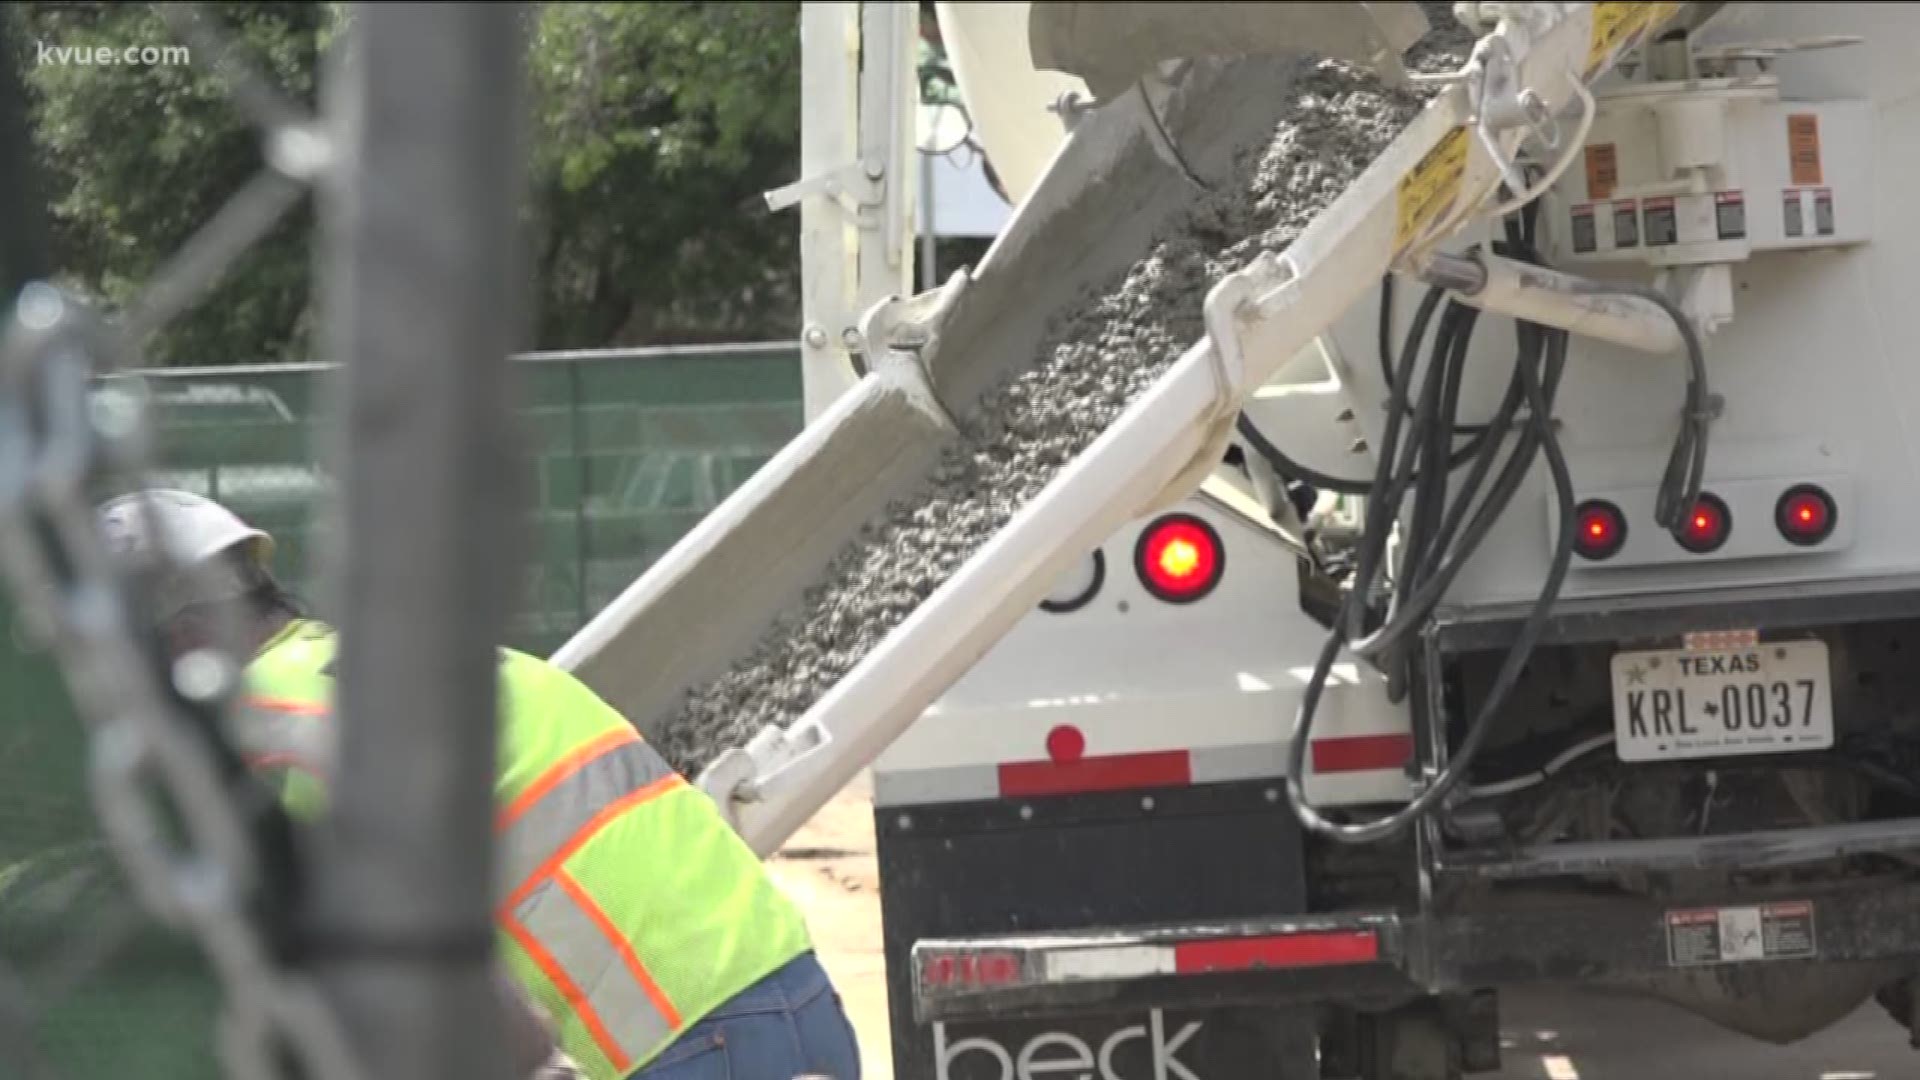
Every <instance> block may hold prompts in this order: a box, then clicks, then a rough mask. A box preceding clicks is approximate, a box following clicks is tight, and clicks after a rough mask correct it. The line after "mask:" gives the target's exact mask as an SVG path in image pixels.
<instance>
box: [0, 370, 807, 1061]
mask: <svg viewBox="0 0 1920 1080" xmlns="http://www.w3.org/2000/svg"><path fill="white" fill-rule="evenodd" d="M336 374H337V369H336V368H335V367H333V366H332V365H327V364H293V365H276V366H257V367H256V366H235V367H218V368H214V367H209V368H197V369H177V370H151V371H140V372H138V373H133V374H128V375H125V376H118V377H116V378H119V379H124V380H130V381H133V382H135V383H137V384H138V394H139V396H141V397H142V398H144V399H145V400H146V401H147V402H148V403H149V409H150V411H151V416H152V426H153V435H154V453H153V455H152V456H153V460H154V465H155V467H154V468H153V469H152V470H151V471H150V473H149V477H150V479H151V480H152V481H153V482H154V483H156V484H158V485H161V486H167V487H174V488H180V489H182V490H187V491H193V492H197V493H200V494H205V495H208V496H210V497H213V498H216V499H218V500H220V501H222V502H223V503H225V504H227V505H229V506H231V507H232V508H233V509H235V511H236V512H238V513H240V514H241V515H242V516H243V517H246V518H247V519H248V520H249V521H252V522H254V523H256V524H257V525H259V526H260V527H261V528H264V529H267V530H268V531H270V532H272V533H273V534H274V536H275V538H276V540H277V541H278V544H279V550H278V552H277V556H276V571H277V573H278V575H279V576H280V577H281V578H282V580H283V581H285V582H286V583H287V584H288V585H289V587H290V588H292V589H293V590H294V591H296V592H297V593H299V594H301V595H302V596H303V597H305V598H307V599H308V600H309V601H310V602H313V603H316V604H318V605H324V603H325V602H326V598H325V597H324V595H323V594H322V593H321V592H320V588H319V586H320V583H319V581H318V580H317V575H316V572H315V571H316V562H317V559H316V557H315V553H317V552H318V550H319V549H321V548H322V547H323V546H324V545H325V544H326V543H327V540H328V535H327V530H328V528H329V518H330V514H329V509H330V507H331V506H332V499H333V496H334V494H335V493H336V482H335V480H334V478H333V477H332V476H331V475H330V473H329V470H328V468H327V466H326V464H325V463H324V462H323V460H322V455H320V454H319V453H318V452H317V444H318V442H319V436H320V432H321V429H322V428H323V426H324V425H325V424H326V423H327V419H328V418H327V413H326V402H327V400H328V397H329V384H330V383H331V381H332V380H333V378H334V376H335V375H336ZM516 374H517V375H518V382H519V385H520V394H519V398H520V403H521V404H520V407H521V418H522V428H523V430H525V431H527V432H528V433H529V435H530V437H531V440H530V441H531V443H532V445H531V446H530V448H529V449H530V451H531V453H532V456H533V469H534V472H535V477H536V479H535V483H534V493H533V494H534V498H533V500H532V506H531V508H530V514H531V521H530V522H529V525H530V526H531V533H532V536H533V538H534V543H533V548H532V559H531V560H530V565H529V566H528V567H527V569H526V577H525V586H524V591H523V599H522V601H521V604H520V609H519V612H518V614H517V615H516V617H515V619H514V621H513V623H512V627H511V634H510V637H509V639H508V641H507V644H508V645H510V646H512V647H514V648H519V649H523V650H525V651H528V652H532V653H535V654H536V655H546V654H548V653H550V652H552V651H553V649H555V648H557V647H558V645H559V644H560V643H561V642H563V641H564V640H565V639H566V638H567V637H569V636H570V635H571V634H572V633H573V632H574V631H576V630H577V629H579V628H580V627H581V626H583V625H584V624H585V623H586V622H587V621H588V620H589V619H590V618H592V617H593V616H594V615H595V614H597V613H598V612H599V611H600V609H601V608H602V607H604V606H605V605H606V604H607V603H609V602H611V601H612V600H613V599H614V597H616V596H617V595H618V594H619V592H620V591H621V590H623V589H624V588H626V586H627V585H629V584H631V583H632V581H633V580H634V578H636V577H638V576H639V574H640V573H641V572H642V571H643V570H644V569H645V568H646V567H647V566H648V565H650V564H651V563H652V562H653V561H654V560H655V559H656V558H658V557H659V556H660V555H661V554H662V553H664V552H665V551H666V550H667V549H668V548H669V547H671V546H672V545H673V543H675V542H676V541H677V540H678V539H679V538H680V537H681V536H682V535H684V534H685V532H687V531H688V530H689V529H691V528H692V527H693V526H694V525H695V524H696V523H697V522H698V521H699V520H700V519H701V518H702V517H704V516H705V515H706V514H707V513H708V512H709V511H711V510H712V509H713V508H714V507H715V506H718V505H719V503H720V502H721V501H723V500H724V499H725V498H726V497H727V496H728V495H730V494H731V493H732V492H733V491H734V490H735V489H736V488H738V487H739V486H740V485H741V484H744V483H745V482H746V481H747V479H748V478H750V477H751V476H752V475H753V473H754V472H756V471H757V470H758V469H759V468H760V467H761V466H762V465H763V464H764V463H765V462H766V461H767V460H768V459H769V458H771V457H772V455H773V454H774V453H776V452H777V451H778V450H779V448H780V447H781V446H783V445H785V444H786V443H787V442H788V441H789V440H790V439H791V438H792V437H793V436H794V435H795V434H796V433H797V432H798V431H799V429H800V427H801V424H802V422H803V409H802V390H801V381H800V357H799V350H798V349H797V348H796V347H795V346H793V345H790V344H784V343H781V344H762V345H741V346H721V347H691V348H680V349H657V350H656V349H648V350H605V351H597V352H592V353H579V354H567V355H545V356H531V357H527V358H525V359H524V360H522V361H520V362H519V363H517V364H516ZM113 381H114V380H113V379H109V380H105V381H103V382H99V383H96V386H103V385H110V384H111V383H112V382H113ZM0 592H3V590H0ZM322 614H323V615H324V614H326V612H325V611H324V610H323V611H322ZM0 630H4V631H5V636H4V637H0V694H3V695H4V696H0V965H4V968H5V970H4V971H3V972H0V1077H5V1078H10V1077H16V1076H18V1077H35V1078H38V1077H53V1078H56V1080H69V1078H81V1077H94V1076H124V1075H137V1076H140V1077H143V1078H145V1077H154V1078H157V1080H173V1078H175V1077H179V1078H194V1080H200V1078H206V1077H211V1076H213V1075H215V1074H216V1071H217V1068H218V1066H217V1061H216V1058H215V1053H214V1049H215V1048H214V1043H213V1036H212V1032H213V1027H212V1025H213V1022H214V1018H215V1016H216V1014H217V1009H218V1002H219V998H218V990H217V984H216V981H215V979H214V976H213V973H212V972H211V971H210V970H209V969H208V967H207V965H206V964H205V962H204V960H203V959H202V958H200V956H199V955H198V954H197V952H196V951H195V949H194V947H193V944H192V942H191V940H190V939H188V938H187V937H185V936H184V935H181V934H178V933H177V932H173V931H169V930H167V929H166V928H165V927H163V926H161V925H160V924H159V923H158V922H157V921H156V920H154V919H153V918H152V917H151V916H150V915H147V914H146V913H144V912H143V911H142V910H141V909H140V908H139V906H138V905H137V903H136V902H135V900H134V897H133V894H132V892H131V890H130V886H129V884H128V882H127V881H126V878H125V875H124V873H123V872H122V871H121V870H120V869H119V867H118V866H117V864H115V863H114V861H113V860H112V857H111V855H110V853H109V851H108V850H107V848H106V847H105V844H104V838H103V837H102V836H101V833H100V826H99V822H98V820H97V818H96V817H95V815H94V812H93V809H92V807H91V805H90V802H89V794H88V791H87V789H86V775H87V760H88V740H87V737H86V731H85V729H84V727H83V726H82V725H81V723H80V721H79V719H78V717H77V716H76V715H75V713H74V707H73V703H72V701H71V700H70V698H69V695H68V693H67V690H66V687H65V685H64V682H63V680H62V678H61V676H60V673H59V671H58V669H57V668H56V666H55V665H54V663H53V660H52V657H51V656H50V654H49V652H48V650H47V648H46V646H45V644H44V643H42V642H38V641H36V640H34V635H33V634H32V631H31V620H30V619H28V618H26V617H25V613H24V612H21V611H19V610H18V609H17V607H16V605H15V604H14V603H13V602H12V598H11V596H6V595H0ZM22 1005H24V1006H25V1009H24V1011H23V1012H20V1013H19V1016H21V1017H23V1018H22V1019H16V1020H14V1021H13V1022H8V1021H9V1019H10V1018H12V1017H13V1016H14V1015H15V1013H16V1009H18V1007H20V1006H22ZM23 1047H24V1048H26V1049H24V1050H23V1049H22V1048H23Z"/></svg>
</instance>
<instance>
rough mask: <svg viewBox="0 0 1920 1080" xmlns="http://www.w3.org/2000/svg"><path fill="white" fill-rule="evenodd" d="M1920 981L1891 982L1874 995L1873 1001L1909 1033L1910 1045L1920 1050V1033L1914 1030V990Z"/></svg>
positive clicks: (1903, 980) (1902, 980)
mask: <svg viewBox="0 0 1920 1080" xmlns="http://www.w3.org/2000/svg"><path fill="white" fill-rule="evenodd" d="M1916 981H1920V979H1901V980H1899V981H1897V982H1890V983H1888V984H1887V985H1885V986H1883V987H1881V988H1880V989H1879V990H1878V991H1877V992H1875V993H1874V995H1873V999H1874V1000H1875V1001H1877V1002H1879V1003H1880V1007H1881V1008H1882V1009H1885V1010H1886V1011H1887V1015H1888V1016H1890V1017H1892V1018H1893V1022H1894V1023H1896V1024H1899V1025H1900V1026H1901V1027H1902V1028H1904V1029H1906V1031H1907V1032H1908V1043H1909V1045H1911V1046H1913V1047H1914V1048H1916V1049H1920V1032H1916V1031H1914V1030H1913V989H1914V983H1915V982H1916Z"/></svg>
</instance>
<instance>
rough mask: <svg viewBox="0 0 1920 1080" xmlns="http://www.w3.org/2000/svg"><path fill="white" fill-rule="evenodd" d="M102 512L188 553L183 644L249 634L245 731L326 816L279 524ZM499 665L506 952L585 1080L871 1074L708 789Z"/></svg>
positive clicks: (239, 741)
mask: <svg viewBox="0 0 1920 1080" xmlns="http://www.w3.org/2000/svg"><path fill="white" fill-rule="evenodd" d="M143 501H144V502H145V503H146V505H147V507H149V508H150V510H151V514H150V515H149V514H146V513H143V512H142V510H143V508H142V505H141V504H142V502H143ZM99 518H100V523H101V527H102V529H103V531H104V532H105V534H106V535H107V537H108V538H109V540H110V541H111V542H114V543H116V544H118V545H120V546H121V547H122V548H123V549H125V548H131V549H133V550H135V551H139V550H141V548H142V546H143V545H151V544H152V543H153V542H154V539H155V537H154V535H153V533H150V531H149V522H151V523H152V525H153V526H154V527H155V529H157V532H158V534H159V536H160V538H161V539H163V540H164V541H165V542H166V544H167V545H168V546H167V547H166V548H165V549H163V550H166V551H168V552H171V553H172V558H173V560H174V565H180V566H187V565H192V566H196V567H198V568H199V569H200V571H201V572H199V573H194V574H185V573H182V574H177V575H175V577H174V578H173V579H171V580H169V581H167V582H163V583H162V584H161V585H160V586H159V587H158V588H157V589H156V590H155V592H156V600H157V606H158V608H159V610H158V611H157V612H156V614H157V616H158V618H159V619H160V630H161V636H162V638H163V639H164V641H165V647H166V648H167V649H168V650H169V652H170V653H172V655H173V656H174V657H176V658H177V657H180V656H185V655H187V654H188V653H190V652H192V651H193V650H196V649H203V648H208V647H217V645H218V638H217V637H216V634H217V633H218V632H219V629H220V628H221V627H222V626H232V625H237V626H239V627H241V628H242V631H243V634H244V637H245V641H244V646H245V647H246V649H247V650H248V652H249V654H250V656H251V662H250V663H249V664H248V666H247V668H246V673H245V682H246V687H245V691H244V694H243V697H242V700H241V702H240V707H239V708H238V709H236V710H235V714H234V715H233V717H232V721H231V723H232V737H233V739H234V742H235V745H236V746H237V747H238V748H239V749H240V751H241V753H242V754H243V755H245V756H246V757H247V759H248V760H249V761H250V762H251V763H252V764H253V766H254V767H255V768H256V769H257V770H258V771H259V772H260V774H261V775H262V776H264V777H268V778H269V779H270V780H271V781H272V782H273V783H275V784H276V786H277V788H278V790H279V791H280V792H281V795H282V798H283V799H284V800H285V802H286V804H287V805H288V807H289V809H290V810H291V812H293V813H294V814H295V815H296V816H298V817H301V818H305V819H309V820H310V819H311V818H312V817H313V816H315V815H317V814H319V813H320V812H322V811H323V810H324V806H325V797H326V790H327V773H328V767H329V763H330V761H331V758H332V746H333V741H334V738H335V727H334V718H333V716H332V712H331V708H332V705H331V703H332V699H333V693H334V680H333V659H334V655H335V649H336V645H337V637H336V634H335V631H334V629H333V628H332V627H330V626H328V625H326V624H325V623H322V622H320V621H318V620H315V619H312V618H308V617H306V615H305V613H304V611H303V610H302V608H301V606H300V605H299V603H298V602H297V601H296V600H295V599H293V598H292V597H291V596H290V595H289V594H288V593H287V591H286V590H284V589H283V588H281V586H280V585H279V584H278V583H277V582H276V581H275V579H274V576H273V574H272V572H271V569H270V567H271V560H272V556H273V550H274V540H273V538H272V537H271V536H269V535H268V534H267V533H265V532H263V531H261V530H259V529H256V528H253V527H251V526H250V525H248V524H246V523H245V522H243V521H242V520H241V519H240V518H239V517H238V516H236V515H235V514H234V513H232V512H231V511H230V510H228V509H227V508H225V507H223V506H221V505H219V504H218V503H215V502H213V501H211V500H209V499H205V498H202V497H200V496H198V495H193V494H190V493H187V492H182V491H171V490H152V491H146V492H137V493H134V494H132V495H127V496H122V497H120V498H118V499H115V500H112V501H110V502H108V503H106V504H104V505H103V506H102V507H101V508H100V512H99ZM149 550H150V548H149ZM223 620H227V621H224V622H223ZM498 678H499V683H498V685H499V690H500V718H499V769H498V773H497V776H496V780H495V798H496V805H497V814H496V819H495V829H496V838H497V842H498V850H499V851H500V861H501V863H502V865H503V870H504V877H503V880H502V881H501V882H500V883H499V885H498V887H497V891H496V905H495V911H496V926H497V928H498V930H499V937H498V941H499V953H500V955H501V957H502V958H503V960H504V962H505V964H506V966H507V967H508V969H510V970H511V972H512V973H513V975H514V977H515V979H516V981H517V982H518V983H519V985H520V986H521V987H522V988H523V990H524V992H525V994H526V996H527V998H529V999H530V1000H531V1001H532V1002H534V1003H536V1004H537V1005H538V1006H539V1007H540V1011H541V1013H542V1014H543V1015H544V1017H545V1019H546V1020H547V1021H548V1022H549V1023H550V1025H551V1031H552V1032H553V1036H554V1040H555V1042H557V1044H558V1048H559V1050H560V1051H561V1052H562V1053H563V1054H564V1056H565V1058H567V1059H570V1063H571V1066H572V1067H574V1068H577V1069H578V1071H579V1073H580V1074H581V1075H583V1076H585V1077H587V1078H588V1080H693V1078H695V1077H708V1076H731V1077H733V1078H734V1080H792V1078H793V1077H796V1076H800V1075H802V1074H820V1075H824V1076H828V1077H832V1078H833V1080H858V1078H859V1069H860V1063H859V1052H858V1047H857V1045H856V1043H855V1040H854V1034H853V1028H852V1025H851V1024H850V1023H849V1022H848V1020H847V1017H846V1014H845V1012H844V1011H843V1009H842V1006H841V1002H840V998H839V995H838V994H837V993H836V992H835V990H834V987H833V985H832V983H831V981H830V980H829V979H828V977H827V974H826V972H825V970H824V969H823V968H822V967H821V965H820V963H819V961H818V960H817V958H816V957H815V955H814V953H813V951H812V947H811V944H810V940H809V937H808V932H807V928H806V925H805V922H804V920H803V918H802V916H801V913H800V912H799V911H798V910H797V908H796V907H795V906H794V905H793V903H792V902H791V901H790V900H789V899H788V898H787V897H786V896H785V895H784V894H783V893H782V892H781V891H780V890H779V888H778V887H777V886H776V885H775V884H774V882H773V881H771V880H770V879H769V877H768V876H767V874H766V871H765V869H764V867H762V866H761V864H760V862H759V860H758V859H757V858H755V857H754V855H753V853H752V852H751V850H750V849H748V848H747V846H746V845H745V844H744V843H743V842H742V841H741V840H740V838H739V836H738V835H737V834H736V833H734V831H733V830H732V829H731V828H730V827H729V826H728V825H727V824H726V821H725V819H723V818H722V817H721V816H720V815H719V811H718V808H717V807H715V806H714V804H713V802H712V801H711V800H710V799H709V798H708V797H707V796H706V795H705V794H704V793H702V792H701V791H700V790H699V789H697V788H695V787H693V786H691V785H689V784H688V783H687V782H686V780H685V779H684V778H683V777H681V776H680V775H679V774H678V773H676V772H674V771H673V769H671V768H670V767H669V766H668V765H667V764H666V762H665V761H663V760H662V759H661V758H660V756H659V755H658V754H656V753H655V752H654V751H653V749H652V748H650V747H649V746H648V745H647V744H646V742H645V741H644V740H643V739H642V738H641V737H640V735H639V733H638V732H637V731H636V730H635V728H634V727H633V725H632V724H631V723H629V722H628V721H627V720H626V719H625V718H624V717H622V716H621V715H620V714H619V713H617V712H616V711H615V710H614V709H613V708H612V707H610V706H609V705H608V704H607V703H605V702H604V701H602V700H601V699H600V698H599V697H597V696H596V695H595V694H594V693H593V692H592V691H591V690H589V689H588V688H587V687H586V686H585V685H583V684H582V683H581V682H579V681H578V680H577V679H575V678H573V677H572V676H571V675H569V674H568V673H566V672H564V671H561V670H560V669H558V668H555V667H553V666H552V665H550V664H548V663H546V662H545V661H542V660H539V659H536V658H534V657H532V656H528V655H525V654H523V653H519V652H515V651H512V650H507V649H503V650H501V652H500V664H499V667H498Z"/></svg>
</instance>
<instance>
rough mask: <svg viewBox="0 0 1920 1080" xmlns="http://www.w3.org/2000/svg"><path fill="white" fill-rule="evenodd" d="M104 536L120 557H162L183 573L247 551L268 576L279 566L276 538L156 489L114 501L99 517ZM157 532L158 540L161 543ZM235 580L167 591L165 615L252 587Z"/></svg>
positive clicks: (188, 581)
mask: <svg viewBox="0 0 1920 1080" xmlns="http://www.w3.org/2000/svg"><path fill="white" fill-rule="evenodd" d="M96 517H97V519H98V521H99V525H100V531H101V533H102V534H103V535H104V536H105V538H106V541H107V544H108V546H109V547H111V548H112V549H113V550H114V552H115V553H116V554H120V555H124V556H129V557H131V558H133V559H135V560H136V561H139V562H147V561H148V560H149V559H151V558H152V556H153V555H154V554H155V546H154V544H155V540H156V539H158V540H159V541H160V543H161V544H162V545H163V546H162V547H160V548H159V553H161V554H163V555H164V556H165V558H166V559H167V561H168V562H170V563H172V564H174V565H176V566H181V567H195V568H204V567H206V566H207V565H208V564H209V563H211V562H212V560H214V559H215V558H216V557H217V556H219V555H221V554H222V553H224V552H227V551H231V550H233V549H234V548H236V547H243V548H244V550H245V554H246V555H247V557H248V560H249V561H250V562H251V563H252V565H253V569H254V570H257V571H261V572H264V571H267V570H268V569H270V568H271V566H272V563H273V550H274V542H273V537H272V536H270V535H268V534H267V533H266V532H264V531H262V530H260V529H256V528H254V527H253V526H251V525H248V524H247V523H246V522H244V521H242V520H240V517H239V515H237V514H235V513H234V512H233V511H231V510H229V509H227V508H226V507H224V506H221V505H220V504H219V503H217V502H214V501H213V500H212V499H209V498H206V497H205V496H203V495H195V494H194V493H192V492H190V491H176V490H173V489H171V488H151V489H148V490H145V491H136V492H133V493H131V494H128V495H121V496H119V497H118V498H114V499H110V500H108V501H107V502H105V503H103V504H101V506H100V507H99V509H98V510H97V511H96ZM156 531H157V533H158V536H157V537H156ZM229 577H230V575H228V574H218V573H216V574H215V575H213V576H211V577H209V576H207V575H205V574H202V575H200V576H199V578H198V581H197V584H195V583H194V579H193V578H192V577H190V576H183V577H182V578H181V579H180V580H177V581H174V582H170V583H167V584H166V585H163V587H162V594H163V595H162V598H161V600H160V603H161V606H162V607H163V609H165V610H164V611H163V612H161V614H163V615H164V614H170V613H171V612H172V611H173V610H177V609H178V608H180V607H184V606H186V605H187V604H189V603H192V602H195V601H196V600H197V601H206V600H217V599H228V598H230V595H232V594H235V593H237V592H240V591H244V588H245V586H246V582H244V581H241V580H238V579H233V580H229Z"/></svg>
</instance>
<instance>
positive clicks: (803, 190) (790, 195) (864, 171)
mask: <svg viewBox="0 0 1920 1080" xmlns="http://www.w3.org/2000/svg"><path fill="white" fill-rule="evenodd" d="M886 178H887V167H886V165H885V164H883V163H881V162H880V161H878V160H872V161H855V162H850V163H848V164H846V165H842V166H841V167H840V168H837V169H834V170H832V171H830V172H824V173H821V174H819V175H818V176H810V177H807V178H806V179H804V180H796V181H794V182H793V183H791V184H788V185H786V186H785V187H778V188H774V189H773V190H772V191H769V192H766V193H765V194H764V195H763V196H762V197H763V198H765V199H766V200H767V209H768V210H774V211H778V210H785V209H787V208H788V207H790V206H795V205H797V204H798V203H799V202H800V200H802V199H804V198H806V197H807V196H809V195H826V196H827V197H828V198H831V199H832V200H833V201H834V202H836V203H838V204H839V205H840V208H841V209H843V210H845V211H846V212H847V213H849V214H851V215H853V216H854V217H856V218H864V217H865V215H866V212H867V211H870V210H878V209H879V208H880V207H881V205H882V204H883V203H884V202H885V199H886V190H887V186H886Z"/></svg>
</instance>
